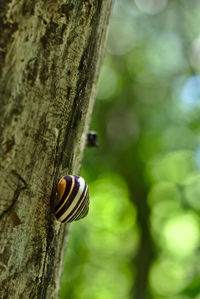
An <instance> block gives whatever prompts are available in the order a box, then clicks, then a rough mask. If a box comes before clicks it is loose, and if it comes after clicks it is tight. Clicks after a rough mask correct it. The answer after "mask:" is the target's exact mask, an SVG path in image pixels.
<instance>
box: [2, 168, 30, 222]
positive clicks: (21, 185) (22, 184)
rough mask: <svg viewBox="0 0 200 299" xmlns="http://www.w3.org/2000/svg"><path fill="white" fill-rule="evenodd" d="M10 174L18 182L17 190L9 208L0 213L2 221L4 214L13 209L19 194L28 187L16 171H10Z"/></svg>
mask: <svg viewBox="0 0 200 299" xmlns="http://www.w3.org/2000/svg"><path fill="white" fill-rule="evenodd" d="M11 173H12V174H14V175H15V176H17V177H18V179H19V182H18V185H17V188H16V190H15V192H14V195H13V199H12V202H11V204H10V205H9V207H8V208H7V209H6V210H5V211H3V212H2V213H1V215H0V219H2V218H3V217H4V216H5V215H6V214H8V213H10V212H11V211H12V209H13V208H14V206H15V204H16V202H17V200H18V198H19V195H20V193H21V192H22V191H23V190H25V189H27V186H28V185H27V183H26V181H25V180H24V179H23V178H22V176H21V175H20V174H19V173H18V172H17V171H16V170H12V172H11Z"/></svg>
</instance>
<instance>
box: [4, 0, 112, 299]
mask: <svg viewBox="0 0 200 299" xmlns="http://www.w3.org/2000/svg"><path fill="white" fill-rule="evenodd" d="M111 5H112V0H71V1H70V0H60V1H56V0H48V1H42V0H36V1H33V0H28V1H27V0H19V1H16V0H9V1H8V0H7V1H6V0H1V3H0V28H1V30H0V100H1V102H0V298H9V299H12V298H13V299H16V298H26V299H27V298H48V299H49V298H57V296H58V292H59V285H60V277H61V269H62V264H63V256H64V251H65V247H66V243H67V238H68V231H69V226H68V225H64V224H60V223H58V222H57V221H56V220H55V217H54V215H53V208H52V207H53V202H54V200H55V197H56V187H55V186H56V183H57V181H58V178H59V177H60V176H61V175H63V174H70V173H72V174H78V173H79V170H80V164H81V159H82V156H83V150H84V146H85V139H86V133H87V131H88V126H89V122H90V116H91V113H92V107H93V102H94V95H95V87H96V81H97V77H98V73H99V68H100V65H101V62H102V56H103V53H104V45H105V37H106V32H107V27H108V20H109V16H110V10H111ZM69 272H70V269H69Z"/></svg>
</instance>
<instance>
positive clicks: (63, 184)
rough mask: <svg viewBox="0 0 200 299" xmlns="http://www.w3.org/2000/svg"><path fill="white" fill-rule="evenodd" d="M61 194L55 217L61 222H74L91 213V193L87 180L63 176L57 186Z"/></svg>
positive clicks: (73, 176)
mask: <svg viewBox="0 0 200 299" xmlns="http://www.w3.org/2000/svg"><path fill="white" fill-rule="evenodd" d="M57 191H58V193H59V199H58V202H57V203H56V205H55V209H54V210H55V216H56V218H57V220H58V221H60V222H72V221H75V220H79V219H81V218H83V217H85V216H86V215H87V214H88V211H89V191H88V186H87V184H86V182H85V180H84V179H83V178H82V177H80V176H76V175H67V176H63V177H62V178H61V179H60V181H59V182H58V185H57Z"/></svg>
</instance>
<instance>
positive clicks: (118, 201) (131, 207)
mask: <svg viewBox="0 0 200 299" xmlns="http://www.w3.org/2000/svg"><path fill="white" fill-rule="evenodd" d="M199 28H200V1H198V0H190V1H188V0H168V1H167V0H148V1H147V0H135V1H134V0H118V1H115V5H114V9H113V13H112V18H111V23H110V31H109V36H108V44H107V52H106V56H105V60H104V65H103V67H102V70H101V74H100V78H99V85H98V92H97V99H96V105H95V109H94V113H93V119H92V123H91V129H92V130H95V131H97V132H98V133H99V143H100V146H99V147H98V148H87V149H86V151H85V157H84V162H83V167H82V173H81V174H82V176H83V177H84V178H85V179H86V181H87V182H88V185H89V188H90V200H91V204H90V212H89V215H88V217H87V218H85V219H83V220H81V221H79V222H75V223H73V224H72V225H71V232H70V239H69V246H68V249H67V254H66V260H65V265H64V271H63V278H62V285H61V293H60V299H65V298H68V299H128V298H135V299H151V298H153V299H162V298H165V299H189V298H195V299H200V262H199V261H200V237H199V235H200V219H199V213H200V75H199V71H200V29H199Z"/></svg>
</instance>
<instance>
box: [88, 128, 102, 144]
mask: <svg viewBox="0 0 200 299" xmlns="http://www.w3.org/2000/svg"><path fill="white" fill-rule="evenodd" d="M87 146H88V147H98V146H99V144H98V133H97V132H95V131H90V132H89V133H88V134H87Z"/></svg>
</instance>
